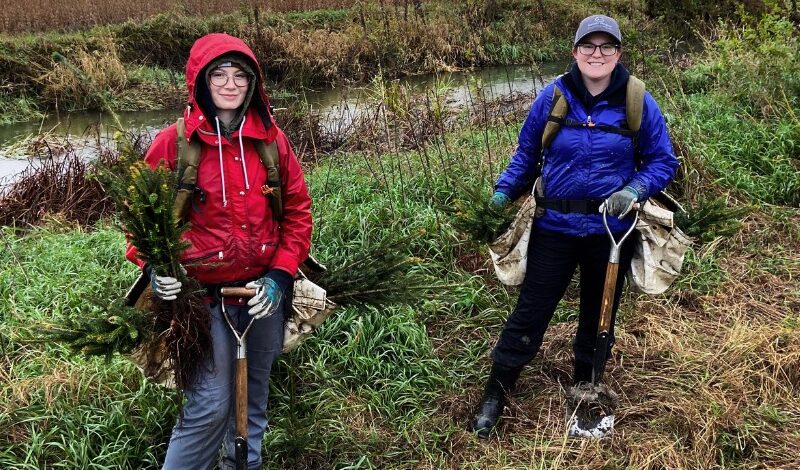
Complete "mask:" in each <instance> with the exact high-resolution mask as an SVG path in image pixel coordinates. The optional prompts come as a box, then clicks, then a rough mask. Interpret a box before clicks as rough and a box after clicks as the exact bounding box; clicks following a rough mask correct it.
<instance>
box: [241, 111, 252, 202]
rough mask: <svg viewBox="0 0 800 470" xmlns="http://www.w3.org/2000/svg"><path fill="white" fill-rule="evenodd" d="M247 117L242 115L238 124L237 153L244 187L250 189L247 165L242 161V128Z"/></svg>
mask: <svg viewBox="0 0 800 470" xmlns="http://www.w3.org/2000/svg"><path fill="white" fill-rule="evenodd" d="M245 119H247V118H246V117H245V116H242V123H241V124H240V125H239V155H240V156H241V159H242V173H243V174H244V189H246V190H248V191H250V180H249V179H248V178H247V165H246V164H245V161H244V142H243V141H242V129H244V121H245Z"/></svg>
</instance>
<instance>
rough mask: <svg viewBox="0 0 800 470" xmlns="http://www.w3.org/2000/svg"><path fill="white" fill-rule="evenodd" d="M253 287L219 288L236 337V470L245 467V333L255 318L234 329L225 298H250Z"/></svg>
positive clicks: (227, 318)
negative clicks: (241, 330)
mask: <svg viewBox="0 0 800 470" xmlns="http://www.w3.org/2000/svg"><path fill="white" fill-rule="evenodd" d="M255 292H256V291H255V289H247V288H244V287H222V288H220V290H219V294H220V306H221V308H222V316H223V317H224V318H225V321H226V322H227V323H228V326H229V327H230V328H231V332H232V333H233V336H234V337H235V338H236V361H235V366H236V367H235V373H234V374H235V375H234V377H235V378H234V400H235V403H236V405H235V406H236V438H235V439H234V441H233V447H234V451H235V454H234V456H235V457H234V458H235V459H236V470H246V469H247V333H248V332H249V331H250V328H251V327H252V326H253V322H254V321H255V320H250V323H248V325H247V328H245V330H244V332H243V333H241V334H240V333H239V330H237V329H236V327H235V326H234V324H233V322H232V321H231V319H230V317H229V316H228V312H227V311H226V310H225V298H231V297H239V298H250V297H252V296H253V295H255Z"/></svg>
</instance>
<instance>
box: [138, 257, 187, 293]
mask: <svg viewBox="0 0 800 470" xmlns="http://www.w3.org/2000/svg"><path fill="white" fill-rule="evenodd" d="M146 269H147V273H148V274H149V275H150V288H151V289H153V293H154V294H155V295H156V296H158V298H160V299H161V300H175V299H177V298H178V294H179V293H180V292H181V287H182V286H183V284H181V283H180V281H178V280H177V279H175V278H174V277H170V276H159V275H158V274H156V271H155V269H153V268H152V267H150V266H149V265H148V266H147V268H146ZM181 270H182V271H183V273H184V274H186V270H185V269H184V268H183V266H181Z"/></svg>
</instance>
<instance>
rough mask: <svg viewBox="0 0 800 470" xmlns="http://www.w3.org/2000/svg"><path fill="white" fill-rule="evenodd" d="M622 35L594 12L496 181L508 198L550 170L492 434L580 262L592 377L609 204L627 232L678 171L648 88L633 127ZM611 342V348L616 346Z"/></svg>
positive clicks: (501, 198)
mask: <svg viewBox="0 0 800 470" xmlns="http://www.w3.org/2000/svg"><path fill="white" fill-rule="evenodd" d="M621 54H622V34H621V32H620V30H619V26H618V24H617V22H616V21H615V20H613V19H612V18H609V17H608V16H604V15H593V16H590V17H588V18H585V19H584V20H583V21H582V22H581V23H580V26H579V27H578V29H577V31H576V34H575V40H574V42H573V47H572V56H573V58H574V59H575V63H574V64H573V65H572V67H571V69H570V70H569V72H568V73H566V74H564V75H561V76H560V77H558V78H556V79H555V81H554V82H553V83H550V84H549V85H548V86H547V87H545V89H544V90H543V91H542V92H541V93H540V94H539V95H538V97H537V98H536V100H535V101H534V103H533V106H532V107H531V110H530V113H529V114H528V117H527V119H526V120H525V123H524V125H523V127H522V130H521V132H520V136H519V145H518V147H517V150H516V152H515V153H514V155H513V157H512V158H511V162H510V163H509V165H508V167H507V168H506V169H505V171H503V173H502V174H501V175H500V177H499V178H498V180H497V183H496V185H495V193H494V195H493V196H492V198H491V200H490V202H489V203H490V204H491V205H493V206H495V207H503V206H505V205H507V204H509V202H510V201H512V200H514V199H516V198H517V197H519V196H520V195H521V194H522V193H523V192H524V191H526V190H529V189H530V187H531V184H532V182H533V180H534V178H535V177H536V176H538V174H539V173H540V172H541V178H542V181H541V184H542V188H543V196H541V197H537V207H540V208H544V213H543V214H541V215H540V216H538V217H537V218H536V219H535V220H534V225H533V232H532V235H531V241H530V244H529V247H528V264H527V271H526V276H525V280H524V282H523V285H522V287H521V291H520V295H519V300H518V302H517V306H516V308H515V309H514V311H513V313H512V314H511V315H510V316H509V318H508V320H507V322H506V325H505V327H504V328H503V331H502V333H501V334H500V338H499V340H498V341H497V344H496V345H495V347H494V349H493V350H492V355H491V356H492V367H491V372H490V375H489V379H488V381H487V384H486V390H485V393H484V395H483V398H482V400H481V402H480V404H479V406H478V408H477V411H476V413H475V416H474V418H473V420H472V421H471V422H470V425H469V427H470V429H471V430H472V431H475V432H477V434H478V436H479V437H481V438H487V437H489V434H490V431H491V430H492V429H493V428H494V427H495V426H496V424H497V422H498V420H499V418H500V415H501V413H502V411H503V407H504V406H505V402H506V393H507V392H508V390H509V389H511V388H512V387H513V385H514V383H515V382H516V380H517V378H518V377H519V374H520V371H521V370H522V368H523V367H524V366H525V365H526V364H527V363H529V362H530V361H531V360H532V359H533V358H534V356H535V355H536V353H537V352H538V351H539V348H540V346H541V344H542V339H543V337H544V333H545V331H546V330H547V326H548V323H549V322H550V319H551V318H552V316H553V313H554V312H555V309H556V306H557V305H558V302H559V301H560V300H561V298H562V297H563V295H564V292H565V291H566V289H567V286H568V285H569V283H570V280H571V279H572V275H573V273H574V272H575V269H576V268H577V267H580V314H579V318H578V328H577V333H576V334H575V340H574V343H573V351H574V355H575V362H574V376H573V380H574V382H575V383H579V382H583V381H586V382H589V381H591V380H592V358H593V353H594V343H595V339H596V335H597V323H598V317H599V314H600V304H601V301H602V297H603V283H604V278H605V273H606V265H607V263H608V257H609V251H610V242H609V238H608V235H607V234H606V233H605V228H604V226H603V215H602V214H601V213H600V209H601V207H604V208H605V210H606V211H607V213H608V214H610V215H611V217H608V223H609V227H610V229H611V231H612V232H613V233H615V234H620V233H621V232H624V231H626V230H627V229H628V228H629V227H630V225H631V223H632V222H633V221H632V220H631V218H630V217H629V215H630V214H631V210H632V209H633V207H634V204H635V203H636V202H637V201H640V202H641V201H644V200H646V199H647V198H649V197H650V196H652V195H653V194H655V193H657V192H659V191H661V190H663V189H664V188H665V187H666V186H667V184H668V183H669V182H670V180H671V179H672V178H673V177H674V175H675V170H676V169H677V167H678V160H677V158H676V157H675V154H674V152H673V149H672V144H671V142H670V139H669V134H668V132H667V127H666V123H665V121H664V117H663V115H662V113H661V110H660V109H659V107H658V104H656V102H655V100H654V99H653V97H652V96H650V94H649V93H646V92H645V95H644V105H643V110H642V122H641V127H640V129H639V132H638V134H636V135H631V133H630V132H628V133H626V132H624V131H623V132H613V130H614V129H615V128H616V129H622V128H624V126H625V124H624V123H626V122H627V121H626V115H625V97H626V87H627V82H628V78H629V77H630V73H629V72H628V70H627V69H626V68H625V67H624V66H623V65H622V64H620V63H619V59H620V56H621ZM555 86H558V87H559V89H560V90H561V92H562V93H563V95H564V98H565V99H566V100H567V103H568V113H567V116H566V119H565V120H564V122H563V123H562V124H561V126H560V128H559V131H558V132H557V133H556V135H555V137H554V138H553V140H552V141H551V143H550V145H549V146H548V147H547V148H545V149H543V148H542V134H543V132H544V128H545V125H546V124H547V122H548V117H549V115H550V111H551V107H552V105H553V95H554V93H553V92H554V87H555ZM633 248H634V244H633V237H629V238H628V240H627V241H626V242H625V243H624V245H623V247H622V250H621V256H620V273H619V277H618V281H617V289H616V296H615V298H614V306H613V313H612V320H611V325H612V328H611V330H610V336H611V344H613V338H614V336H613V334H614V333H613V331H614V330H613V322H614V319H613V318H614V317H613V316H614V314H616V311H617V307H618V305H619V297H620V293H621V291H622V284H623V281H624V279H625V272H626V270H627V269H628V268H629V266H630V260H631V257H632V255H633ZM609 351H610V348H609Z"/></svg>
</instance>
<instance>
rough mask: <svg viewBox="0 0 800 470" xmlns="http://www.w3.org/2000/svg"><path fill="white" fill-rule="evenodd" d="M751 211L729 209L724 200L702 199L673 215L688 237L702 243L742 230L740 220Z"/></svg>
mask: <svg viewBox="0 0 800 470" xmlns="http://www.w3.org/2000/svg"><path fill="white" fill-rule="evenodd" d="M752 210H753V209H752V208H750V207H747V206H739V207H729V206H728V203H727V201H726V200H725V199H724V198H721V197H717V198H703V197H701V198H700V199H698V200H697V201H695V202H694V203H693V205H692V206H691V207H686V211H685V212H677V213H676V214H675V224H676V225H677V226H678V227H680V228H681V230H682V231H683V232H684V233H685V234H686V235H688V236H690V237H692V238H694V239H697V240H699V241H701V242H703V243H707V242H710V241H712V240H714V239H716V238H719V237H730V236H733V235H735V234H736V233H738V232H739V229H741V228H742V219H743V218H744V217H745V216H746V215H747V214H748V213H750V212H751V211H752Z"/></svg>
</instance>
